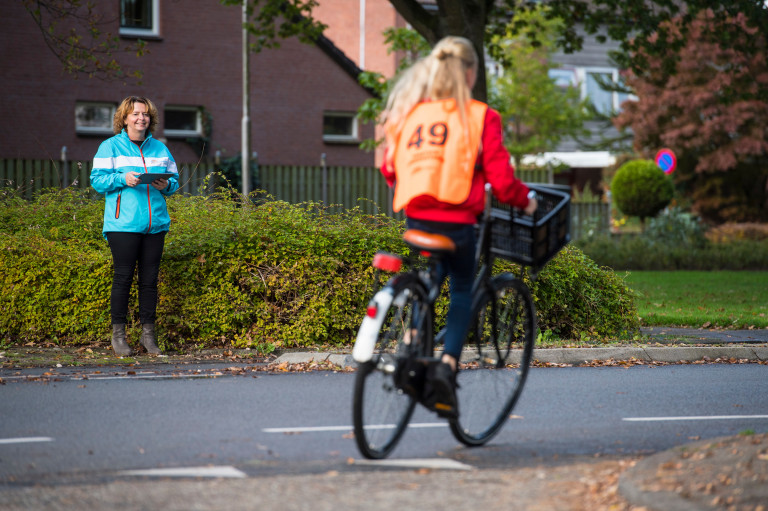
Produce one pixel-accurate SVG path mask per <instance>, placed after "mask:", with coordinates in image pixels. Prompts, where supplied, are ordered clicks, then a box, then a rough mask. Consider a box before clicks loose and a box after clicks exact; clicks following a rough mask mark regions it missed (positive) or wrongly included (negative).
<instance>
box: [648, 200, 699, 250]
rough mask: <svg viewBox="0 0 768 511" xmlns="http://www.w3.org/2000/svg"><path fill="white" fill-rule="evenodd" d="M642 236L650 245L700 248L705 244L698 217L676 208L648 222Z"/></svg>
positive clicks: (668, 209) (666, 210) (665, 211)
mask: <svg viewBox="0 0 768 511" xmlns="http://www.w3.org/2000/svg"><path fill="white" fill-rule="evenodd" d="M643 236H644V237H645V238H647V239H648V240H650V241H651V242H652V243H664V244H669V245H673V244H677V245H685V246H695V247H701V246H703V245H704V244H706V241H707V239H706V237H705V236H704V227H703V225H702V224H701V222H700V221H699V219H698V217H696V216H695V215H693V214H692V213H688V212H685V211H683V210H682V209H680V208H679V207H678V206H674V207H670V208H667V209H665V210H664V211H663V212H662V213H660V214H659V215H657V216H656V217H654V218H651V220H650V221H649V222H648V227H647V228H646V230H645V232H644V233H643Z"/></svg>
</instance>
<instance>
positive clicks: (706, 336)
mask: <svg viewBox="0 0 768 511" xmlns="http://www.w3.org/2000/svg"><path fill="white" fill-rule="evenodd" d="M642 333H643V334H644V335H647V336H648V339H649V342H647V343H646V344H648V345H647V346H616V347H594V348H541V349H535V350H534V352H533V359H534V361H535V362H536V364H537V365H545V366H546V365H553V366H557V365H563V366H566V365H573V366H578V365H585V364H592V363H609V362H634V363H680V362H683V363H694V362H700V361H703V362H714V361H724V362H725V361H744V362H768V329H761V330H706V329H692V328H644V329H643V330H642ZM310 361H314V362H328V363H331V364H333V365H336V366H340V367H343V368H350V367H354V364H355V363H354V360H352V356H351V355H349V354H345V353H326V352H296V353H284V354H282V355H280V356H279V357H278V358H277V359H276V360H275V362H276V363H283V362H287V363H289V364H299V363H305V362H310Z"/></svg>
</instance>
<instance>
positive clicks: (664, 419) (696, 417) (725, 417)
mask: <svg viewBox="0 0 768 511" xmlns="http://www.w3.org/2000/svg"><path fill="white" fill-rule="evenodd" d="M734 419H740V420H743V419H747V420H748V419H768V415H690V416H679V417H624V418H623V419H621V420H623V421H627V422H672V421H713V420H734Z"/></svg>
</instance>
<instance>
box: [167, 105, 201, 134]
mask: <svg viewBox="0 0 768 511" xmlns="http://www.w3.org/2000/svg"><path fill="white" fill-rule="evenodd" d="M202 125H203V123H202V116H201V113H200V108H198V107H196V106H166V107H165V112H164V115H163V133H164V134H165V136H166V137H169V138H172V137H183V138H189V137H199V136H201V135H202V134H203V129H202Z"/></svg>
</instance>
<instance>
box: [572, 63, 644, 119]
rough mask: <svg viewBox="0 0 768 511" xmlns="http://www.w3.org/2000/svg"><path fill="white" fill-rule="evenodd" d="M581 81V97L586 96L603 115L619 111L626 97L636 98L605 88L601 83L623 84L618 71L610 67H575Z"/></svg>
mask: <svg viewBox="0 0 768 511" xmlns="http://www.w3.org/2000/svg"><path fill="white" fill-rule="evenodd" d="M576 73H577V76H578V79H579V82H580V83H581V97H582V99H584V98H588V99H589V101H590V102H591V103H592V104H593V105H594V106H595V109H596V110H597V111H598V112H599V113H601V114H603V115H611V114H613V113H616V112H619V111H621V104H622V103H623V102H624V101H626V100H627V99H636V98H635V96H633V95H631V94H627V93H625V92H618V91H612V90H605V89H604V88H603V84H611V83H613V84H617V85H623V80H622V79H621V77H620V76H619V71H618V70H617V69H612V68H577V69H576Z"/></svg>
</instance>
